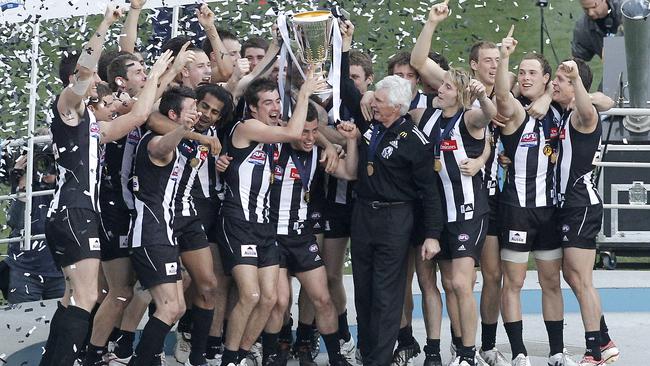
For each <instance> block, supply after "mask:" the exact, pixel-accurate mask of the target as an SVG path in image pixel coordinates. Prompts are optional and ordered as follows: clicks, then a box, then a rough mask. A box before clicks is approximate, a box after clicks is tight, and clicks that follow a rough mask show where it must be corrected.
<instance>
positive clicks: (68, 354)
mask: <svg viewBox="0 0 650 366" xmlns="http://www.w3.org/2000/svg"><path fill="white" fill-rule="evenodd" d="M89 322H90V313H89V312H87V311H86V310H84V309H82V308H80V307H76V306H73V305H68V309H67V310H66V311H65V314H64V316H63V317H62V318H61V326H60V327H58V328H59V336H58V337H57V340H56V346H55V348H54V353H55V355H56V358H57V360H56V362H57V365H58V364H61V365H72V364H73V363H74V361H75V360H76V359H77V355H78V354H79V351H80V350H81V346H82V345H83V341H84V339H86V334H87V333H88V323H89Z"/></svg>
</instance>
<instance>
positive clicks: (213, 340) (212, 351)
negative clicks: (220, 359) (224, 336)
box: [205, 336, 223, 359]
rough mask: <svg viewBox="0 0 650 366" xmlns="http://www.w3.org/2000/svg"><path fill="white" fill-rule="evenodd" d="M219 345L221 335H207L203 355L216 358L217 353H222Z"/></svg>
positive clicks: (220, 344)
mask: <svg viewBox="0 0 650 366" xmlns="http://www.w3.org/2000/svg"><path fill="white" fill-rule="evenodd" d="M221 346H222V343H221V337H213V336H208V345H207V347H206V350H205V357H206V358H209V359H214V358H216V357H217V355H218V354H221V353H223V348H222V347H221Z"/></svg>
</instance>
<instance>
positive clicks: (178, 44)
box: [160, 36, 197, 57]
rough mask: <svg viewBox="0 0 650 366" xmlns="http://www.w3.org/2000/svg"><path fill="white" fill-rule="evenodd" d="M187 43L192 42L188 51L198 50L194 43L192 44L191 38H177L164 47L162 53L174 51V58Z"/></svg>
mask: <svg viewBox="0 0 650 366" xmlns="http://www.w3.org/2000/svg"><path fill="white" fill-rule="evenodd" d="M187 42H190V46H189V47H188V48H187V49H188V50H194V49H196V48H197V47H196V45H195V44H194V42H192V38H190V37H189V36H176V37H174V38H171V39H170V40H169V41H167V42H165V43H164V44H163V45H162V47H161V48H160V53H161V54H163V53H165V52H166V51H167V50H172V56H174V57H176V56H178V54H179V53H180V52H181V48H183V45H184V44H185V43H187Z"/></svg>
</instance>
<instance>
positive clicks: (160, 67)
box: [99, 50, 172, 144]
mask: <svg viewBox="0 0 650 366" xmlns="http://www.w3.org/2000/svg"><path fill="white" fill-rule="evenodd" d="M171 54H172V53H171V50H167V51H166V52H165V53H163V54H162V55H161V56H160V58H159V59H158V60H157V61H156V63H155V64H154V65H153V67H152V68H151V71H150V72H149V76H148V78H147V82H146V83H145V84H144V87H143V88H142V90H141V91H140V93H139V94H138V100H137V101H136V102H135V104H133V107H132V108H131V111H130V112H129V113H127V114H125V115H122V116H119V117H117V118H116V119H114V120H112V121H109V122H107V121H100V122H99V129H100V131H101V138H100V141H101V143H102V144H105V143H107V142H111V141H115V140H119V139H121V138H122V137H124V136H125V135H126V134H127V133H129V131H131V130H133V129H134V128H136V127H138V126H140V125H142V124H143V123H144V122H145V121H146V120H147V117H148V116H149V112H150V111H151V106H153V103H154V102H155V101H156V90H157V88H158V80H159V79H160V76H161V75H162V74H163V73H164V72H165V70H166V69H167V66H168V65H169V63H170V61H171V57H172V56H171Z"/></svg>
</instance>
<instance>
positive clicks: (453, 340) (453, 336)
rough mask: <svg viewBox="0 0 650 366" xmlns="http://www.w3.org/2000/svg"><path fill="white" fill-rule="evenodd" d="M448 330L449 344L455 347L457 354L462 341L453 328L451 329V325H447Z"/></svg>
mask: <svg viewBox="0 0 650 366" xmlns="http://www.w3.org/2000/svg"><path fill="white" fill-rule="evenodd" d="M449 330H450V331H451V344H453V345H454V347H456V350H457V351H456V353H458V350H459V349H460V348H461V347H462V346H463V339H462V338H461V337H459V336H457V335H456V332H454V327H452V326H451V324H449Z"/></svg>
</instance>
